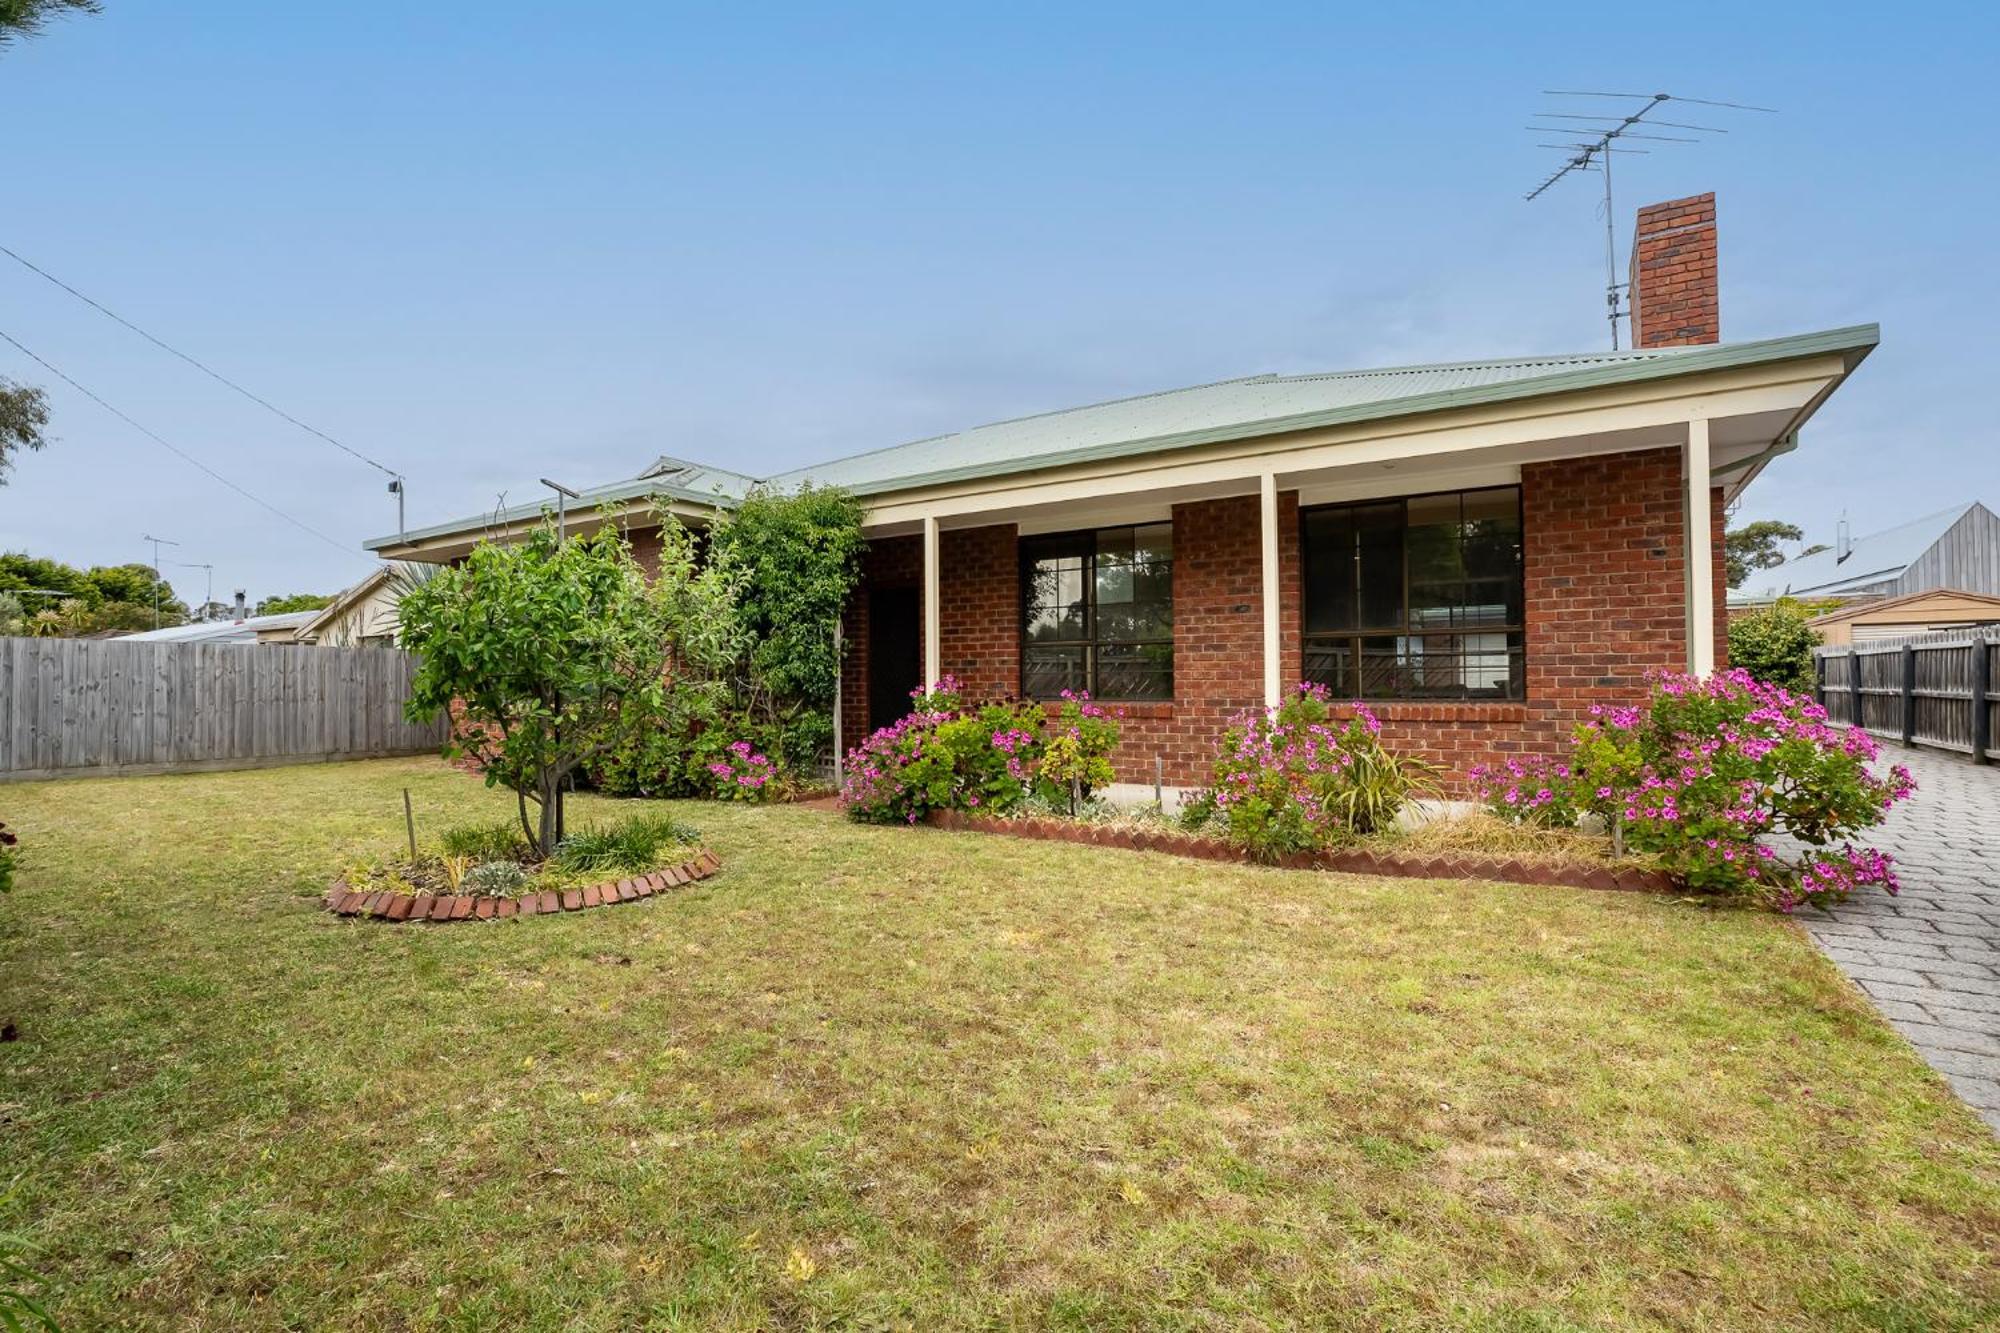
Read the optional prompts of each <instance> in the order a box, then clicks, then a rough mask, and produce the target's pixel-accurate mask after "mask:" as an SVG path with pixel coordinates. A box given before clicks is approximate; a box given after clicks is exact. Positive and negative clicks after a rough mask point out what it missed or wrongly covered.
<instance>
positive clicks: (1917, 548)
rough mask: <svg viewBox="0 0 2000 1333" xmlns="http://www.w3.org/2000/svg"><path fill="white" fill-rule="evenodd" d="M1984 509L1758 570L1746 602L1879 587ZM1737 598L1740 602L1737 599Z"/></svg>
mask: <svg viewBox="0 0 2000 1333" xmlns="http://www.w3.org/2000/svg"><path fill="white" fill-rule="evenodd" d="M1979 507H1980V506H1979V504H1978V502H1977V501H1969V502H1967V503H1965V504H1958V505H1953V506H1951V507H1950V508H1949V509H1940V510H1938V511H1937V512H1936V513H1934V514H1925V515H1924V516H1923V517H1921V518H1913V519H1911V520H1909V521H1908V522H1906V523H1898V524H1897V525H1896V526H1895V527H1893V528H1884V529H1883V530H1882V531H1880V532H1871V533H1868V534H1867V535H1865V536H1861V537H1855V538H1853V539H1851V540H1850V541H1849V543H1848V553H1847V555H1846V557H1845V558H1842V556H1841V553H1840V551H1839V550H1838V549H1837V548H1836V547H1829V548H1827V549H1826V550H1824V551H1817V552H1814V553H1813V554H1812V555H1808V556H1802V557H1800V558H1799V559H1796V560H1787V561H1786V562H1785V563H1784V564H1782V565H1779V566H1777V567H1775V568H1773V569H1763V570H1758V571H1757V572H1756V574H1754V575H1753V576H1752V577H1751V578H1750V579H1749V580H1747V581H1746V584H1745V586H1744V587H1743V588H1742V589H1740V590H1739V592H1740V594H1741V598H1742V599H1743V600H1745V601H1754V600H1769V599H1771V598H1774V597H1781V596H1789V597H1836V596H1839V595H1841V594H1843V593H1855V592H1862V591H1867V590H1871V589H1879V588H1880V587H1881V586H1882V585H1885V584H1890V583H1894V582H1895V581H1896V580H1897V579H1898V578H1900V577H1902V574H1903V571H1904V570H1906V569H1908V568H1909V567H1910V566H1911V565H1913V564H1915V563H1916V561H1917V560H1918V559H1919V558H1920V557H1921V556H1922V555H1923V554H1924V553H1925V552H1926V551H1928V550H1930V549H1931V548H1932V547H1933V546H1935V545H1937V543H1938V541H1939V540H1940V539H1942V538H1943V537H1944V535H1945V534H1946V533H1947V532H1950V531H1951V529H1952V527H1953V526H1954V525H1955V524H1957V523H1958V521H1959V520H1960V519H1962V518H1964V517H1965V516H1966V515H1967V514H1968V513H1970V512H1972V511H1973V510H1974V509H1977V508H1979ZM1731 600H1732V601H1735V600H1737V597H1736V595H1732V597H1731Z"/></svg>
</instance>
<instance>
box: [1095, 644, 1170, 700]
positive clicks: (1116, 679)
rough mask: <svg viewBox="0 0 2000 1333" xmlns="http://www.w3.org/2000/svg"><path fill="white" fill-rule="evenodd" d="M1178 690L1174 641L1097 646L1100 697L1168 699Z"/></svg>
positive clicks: (1098, 694)
mask: <svg viewBox="0 0 2000 1333" xmlns="http://www.w3.org/2000/svg"><path fill="white" fill-rule="evenodd" d="M1173 692H1174V648H1173V645H1172V644H1170V643H1147V644H1115V643H1107V644H1104V645H1102V646H1101V647H1099V648H1098V650H1097V687H1096V688H1095V689H1094V690H1092V691H1091V693H1092V694H1093V695H1095V696H1096V697H1097V698H1100V699H1167V698H1171V697H1172V696H1173Z"/></svg>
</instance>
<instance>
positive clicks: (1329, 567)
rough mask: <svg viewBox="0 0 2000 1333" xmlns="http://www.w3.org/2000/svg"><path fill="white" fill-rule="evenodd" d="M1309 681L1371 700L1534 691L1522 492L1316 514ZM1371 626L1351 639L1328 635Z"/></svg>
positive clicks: (1307, 544)
mask: <svg viewBox="0 0 2000 1333" xmlns="http://www.w3.org/2000/svg"><path fill="white" fill-rule="evenodd" d="M1300 540H1301V545H1302V547H1303V552H1302V554H1303V557H1304V559H1303V575H1304V589H1303V592H1304V603H1305V604H1304V606H1303V607H1302V612H1303V615H1302V619H1303V621H1304V626H1303V628H1304V631H1305V636H1306V639H1305V662H1304V667H1305V676H1306V678H1307V679H1308V680H1314V681H1318V682H1319V683H1321V684H1324V685H1326V686H1327V687H1328V688H1329V689H1332V690H1334V691H1336V692H1338V693H1357V694H1359V695H1361V696H1363V697H1374V698H1391V699H1393V698H1399V697H1401V698H1460V699H1464V698H1513V699H1519V698H1523V697H1525V689H1524V685H1525V680H1526V669H1525V661H1524V659H1525V652H1524V650H1523V640H1524V637H1525V636H1524V635H1523V633H1522V630H1521V628H1520V627H1521V625H1522V624H1523V621H1524V619H1525V607H1524V605H1523V598H1522V537H1521V513H1520V489H1519V488H1518V487H1513V486H1505V487H1492V488H1487V489H1484V490H1477V491H1465V492H1453V493H1449V494H1442V495H1425V496H1414V497H1411V498H1410V499H1408V500H1406V501H1393V502H1377V503H1370V504H1357V505H1345V506H1340V507H1337V508H1327V509H1321V510H1307V511H1306V512H1305V513H1304V514H1302V515H1301V516H1300ZM1349 629H1353V630H1363V631H1373V632H1372V633H1366V634H1363V635H1361V636H1358V637H1349V636H1347V635H1343V634H1339V633H1329V631H1340V630H1349Z"/></svg>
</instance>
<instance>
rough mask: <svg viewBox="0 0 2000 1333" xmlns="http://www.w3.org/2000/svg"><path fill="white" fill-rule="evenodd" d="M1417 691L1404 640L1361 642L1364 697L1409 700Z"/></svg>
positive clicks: (1362, 692)
mask: <svg viewBox="0 0 2000 1333" xmlns="http://www.w3.org/2000/svg"><path fill="white" fill-rule="evenodd" d="M1416 692H1417V691H1416V689H1415V688H1414V683H1413V681H1412V679H1411V673H1410V662H1409V657H1408V655H1407V654H1406V653H1405V652H1404V651H1403V640H1402V639H1401V638H1400V637H1398V638H1387V637H1373V638H1367V639H1363V640H1362V641H1361V697H1362V698H1364V699H1407V698H1409V697H1410V696H1411V695H1413V694H1415V693H1416Z"/></svg>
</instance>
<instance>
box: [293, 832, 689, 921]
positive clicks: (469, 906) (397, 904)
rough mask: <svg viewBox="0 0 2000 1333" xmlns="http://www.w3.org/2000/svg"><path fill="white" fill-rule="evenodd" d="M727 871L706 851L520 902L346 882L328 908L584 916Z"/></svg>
mask: <svg viewBox="0 0 2000 1333" xmlns="http://www.w3.org/2000/svg"><path fill="white" fill-rule="evenodd" d="M720 869H722V858H721V857H719V856H717V855H716V854H715V853H714V852H711V851H706V850H705V851H703V852H702V853H701V855H699V856H697V857H694V858H693V859H692V860H689V861H684V862H682V863H681V864H680V865H677V866H668V867H667V868H666V869H665V870H655V871H654V872H653V873H652V874H650V875H638V876H635V877H633V878H631V879H619V880H607V881H606V882H605V883H603V884H592V885H590V886H589V887H588V888H582V889H562V890H553V889H551V890H544V891H541V892H537V893H526V894H523V895H521V896H520V897H519V898H474V897H471V896H470V895H467V894H456V893H439V894H430V893H419V894H408V893H388V892H382V893H357V892H356V891H355V890H353V889H350V888H348V887H347V885H346V884H344V883H336V884H335V885H334V886H333V887H332V888H330V889H328V890H327V891H326V898H325V899H324V901H323V904H322V905H323V906H324V907H325V908H326V910H327V911H329V912H332V913H334V914H336V915H338V916H365V917H369V918H371V919H373V920H377V921H387V922H389V923H391V924H397V923H401V922H404V921H434V922H438V921H496V920H499V919H501V918H503V917H510V916H535V915H537V914H538V913H539V914H546V913H549V912H581V911H585V910H587V909H589V908H592V907H611V906H614V905H615V904H618V903H630V902H637V901H638V900H639V899H641V898H650V897H652V896H653V895H654V894H656V893H665V892H667V891H668V890H670V889H678V888H680V887H681V886H682V885H683V884H692V883H694V882H695V881H696V880H698V879H707V878H708V877H709V876H710V875H713V874H714V873H715V872H716V871H718V870H720Z"/></svg>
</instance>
